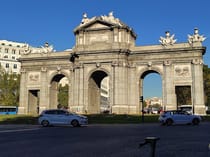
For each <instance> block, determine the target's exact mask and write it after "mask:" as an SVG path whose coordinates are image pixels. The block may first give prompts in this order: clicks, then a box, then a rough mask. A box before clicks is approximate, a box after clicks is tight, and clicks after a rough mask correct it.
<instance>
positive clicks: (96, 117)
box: [0, 114, 210, 124]
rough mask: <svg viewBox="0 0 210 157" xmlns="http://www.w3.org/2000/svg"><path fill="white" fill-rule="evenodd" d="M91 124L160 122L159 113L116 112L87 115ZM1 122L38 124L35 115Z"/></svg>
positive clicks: (206, 118) (10, 117) (3, 117)
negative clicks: (128, 113) (118, 113)
mask: <svg viewBox="0 0 210 157" xmlns="http://www.w3.org/2000/svg"><path fill="white" fill-rule="evenodd" d="M86 116H87V117H88V121H89V124H139V123H142V122H144V123H158V117H159V115H144V117H143V118H144V119H143V120H144V121H143V120H142V115H126V114H124V115H116V114H91V115H86ZM202 119H203V121H207V122H210V115H207V116H202ZM0 124H38V116H35V115H0Z"/></svg>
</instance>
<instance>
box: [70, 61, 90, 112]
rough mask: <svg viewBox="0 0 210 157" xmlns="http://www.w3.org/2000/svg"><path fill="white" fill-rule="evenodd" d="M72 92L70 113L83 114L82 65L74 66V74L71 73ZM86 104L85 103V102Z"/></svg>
mask: <svg viewBox="0 0 210 157" xmlns="http://www.w3.org/2000/svg"><path fill="white" fill-rule="evenodd" d="M72 78H73V79H72V89H73V90H72V91H73V94H72V96H73V98H72V104H71V108H70V109H71V111H73V112H77V113H84V69H83V65H81V64H77V65H74V72H72ZM86 103H87V102H86Z"/></svg>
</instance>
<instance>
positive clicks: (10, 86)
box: [0, 67, 20, 106]
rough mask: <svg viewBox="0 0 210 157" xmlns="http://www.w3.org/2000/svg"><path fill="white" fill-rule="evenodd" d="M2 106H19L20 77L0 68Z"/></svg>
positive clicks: (0, 98)
mask: <svg viewBox="0 0 210 157" xmlns="http://www.w3.org/2000/svg"><path fill="white" fill-rule="evenodd" d="M0 69H1V70H0V72H1V73H0V104H1V105H7V106H18V105H19V90H20V75H19V74H9V73H7V72H5V71H4V70H3V69H2V68H1V67H0Z"/></svg>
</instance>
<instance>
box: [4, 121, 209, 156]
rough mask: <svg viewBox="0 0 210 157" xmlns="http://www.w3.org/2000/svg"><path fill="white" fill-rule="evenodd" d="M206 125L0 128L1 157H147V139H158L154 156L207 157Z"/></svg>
mask: <svg viewBox="0 0 210 157" xmlns="http://www.w3.org/2000/svg"><path fill="white" fill-rule="evenodd" d="M209 131H210V123H201V124H200V125H199V126H193V125H176V126H170V127H167V126H161V125H159V124H157V123H154V124H114V125H108V124H107V125H100V124H95V125H89V126H87V127H79V128H73V127H69V126H59V127H48V128H43V127H40V126H36V125H29V126H28V125H26V126H25V125H6V126H5V125H0V150H1V151H0V156H1V157H41V156H43V157H141V156H142V157H143V156H144V157H149V156H150V146H149V145H145V146H143V147H142V148H140V149H139V148H138V146H139V144H140V143H142V142H144V138H145V137H148V136H154V137H159V138H160V140H159V141H158V142H157V145H156V157H208V156H209V157H210V149H209V144H210V133H209Z"/></svg>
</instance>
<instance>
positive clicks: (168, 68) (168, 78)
mask: <svg viewBox="0 0 210 157" xmlns="http://www.w3.org/2000/svg"><path fill="white" fill-rule="evenodd" d="M163 75H164V76H163V79H164V81H163V85H162V86H163V93H164V97H163V105H164V108H165V110H174V109H176V108H177V106H176V94H175V86H174V79H173V78H174V71H173V68H172V64H171V62H170V61H165V62H164V74H163Z"/></svg>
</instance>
